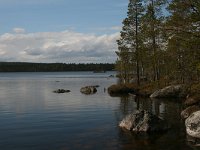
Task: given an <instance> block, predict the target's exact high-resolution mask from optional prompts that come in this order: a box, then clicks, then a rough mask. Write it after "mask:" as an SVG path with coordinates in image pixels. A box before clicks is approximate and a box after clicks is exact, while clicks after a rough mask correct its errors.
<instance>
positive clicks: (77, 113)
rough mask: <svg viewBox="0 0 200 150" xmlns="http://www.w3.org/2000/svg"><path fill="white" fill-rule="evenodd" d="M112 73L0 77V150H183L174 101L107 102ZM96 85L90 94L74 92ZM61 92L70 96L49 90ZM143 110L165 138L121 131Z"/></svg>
mask: <svg viewBox="0 0 200 150" xmlns="http://www.w3.org/2000/svg"><path fill="white" fill-rule="evenodd" d="M111 74H114V72H107V73H103V74H94V73H92V72H62V73H0V149H1V150H79V149H80V150H89V149H91V150H93V149H95V150H101V149H102V150H104V149H105V150H107V149H109V150H130V149H133V150H142V149H145V150H146V149H147V150H148V149H149V150H150V149H152V150H155V149H162V150H179V149H181V150H189V149H194V148H192V146H190V145H189V144H188V143H187V140H186V135H185V128H184V122H183V121H182V120H181V118H180V111H181V109H182V108H181V105H180V104H179V103H178V102H177V101H175V100H161V99H160V100H150V99H139V100H134V99H133V98H132V97H110V96H109V95H108V94H107V92H105V90H104V88H107V87H108V86H109V85H111V84H114V83H116V79H115V78H108V76H109V75H111ZM87 85H100V87H99V88H98V92H97V93H96V94H94V95H83V94H81V93H80V92H79V91H80V88H81V87H83V86H87ZM58 88H64V89H69V90H71V92H70V93H65V94H56V93H53V92H52V91H54V90H56V89H58ZM138 108H144V109H147V110H149V111H152V112H153V113H154V114H156V115H158V116H160V117H161V118H163V119H166V120H167V121H168V122H170V124H171V126H172V129H170V130H169V131H168V132H166V133H160V134H151V135H147V134H144V135H141V134H132V133H130V132H128V131H123V130H121V129H120V128H119V127H118V123H119V121H120V120H121V119H122V118H123V117H124V116H125V115H127V114H128V113H130V112H132V111H135V110H137V109H138Z"/></svg>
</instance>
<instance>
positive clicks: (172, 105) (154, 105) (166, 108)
mask: <svg viewBox="0 0 200 150" xmlns="http://www.w3.org/2000/svg"><path fill="white" fill-rule="evenodd" d="M119 107H120V108H119V112H120V113H121V114H120V115H118V116H120V118H117V120H118V122H119V121H121V120H122V118H123V117H125V116H126V115H127V114H129V113H131V112H134V111H136V110H139V109H144V110H148V111H150V112H152V113H153V114H155V115H157V116H158V117H160V118H162V119H164V120H166V121H167V122H168V123H169V125H170V126H171V129H170V130H169V131H168V132H165V133H151V134H146V133H142V134H136V133H132V132H130V131H127V130H123V129H120V128H119V132H118V134H119V142H120V143H121V144H120V145H121V146H122V148H121V149H123V150H129V149H145V150H146V149H163V150H164V149H170V150H176V149H184V150H187V149H191V147H189V146H188V145H187V142H186V139H184V138H183V137H186V135H185V127H184V122H183V120H181V117H180V112H181V109H182V106H181V103H180V100H177V99H149V98H138V97H137V98H135V99H133V98H132V97H131V96H122V97H121V98H120V106H119ZM183 139H184V140H183Z"/></svg>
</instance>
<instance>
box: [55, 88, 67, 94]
mask: <svg viewBox="0 0 200 150" xmlns="http://www.w3.org/2000/svg"><path fill="white" fill-rule="evenodd" d="M53 92H54V93H69V92H70V90H65V89H57V90H55V91H53Z"/></svg>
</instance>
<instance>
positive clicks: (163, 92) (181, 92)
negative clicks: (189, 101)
mask: <svg viewBox="0 0 200 150" xmlns="http://www.w3.org/2000/svg"><path fill="white" fill-rule="evenodd" d="M187 93H188V90H187V87H186V86H184V85H171V86H167V87H165V88H163V89H160V90H157V91H155V92H154V93H153V94H151V95H150V97H151V98H183V97H186V96H187Z"/></svg>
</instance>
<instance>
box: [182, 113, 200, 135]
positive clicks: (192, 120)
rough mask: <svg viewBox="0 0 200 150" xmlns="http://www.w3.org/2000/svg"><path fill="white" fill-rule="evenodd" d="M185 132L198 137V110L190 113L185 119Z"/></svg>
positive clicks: (199, 123)
mask: <svg viewBox="0 0 200 150" xmlns="http://www.w3.org/2000/svg"><path fill="white" fill-rule="evenodd" d="M185 126H186V132H187V134H188V135H189V136H191V137H194V138H200V111H196V112H194V113H192V114H191V115H190V116H189V117H188V118H187V119H186V120H185Z"/></svg>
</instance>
